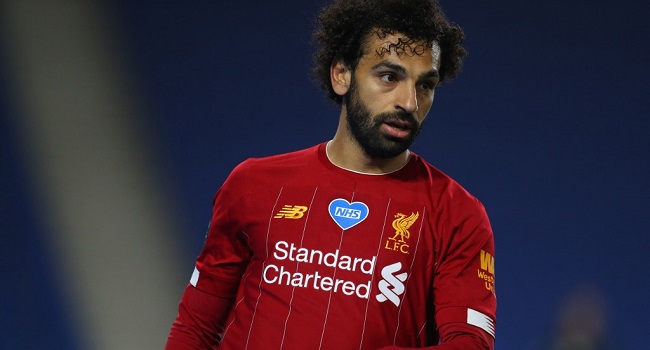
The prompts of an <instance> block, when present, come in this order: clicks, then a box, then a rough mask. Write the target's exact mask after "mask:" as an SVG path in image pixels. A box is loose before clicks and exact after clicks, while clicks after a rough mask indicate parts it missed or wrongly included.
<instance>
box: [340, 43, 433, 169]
mask: <svg viewBox="0 0 650 350" xmlns="http://www.w3.org/2000/svg"><path fill="white" fill-rule="evenodd" d="M399 43H400V35H399V34H396V35H389V36H386V37H385V38H381V39H380V38H379V37H377V36H376V35H374V34H373V35H371V37H370V39H369V41H368V42H367V43H366V49H365V52H366V53H365V54H364V55H363V56H362V57H361V58H360V60H359V63H358V64H357V67H356V68H355V70H354V73H353V74H352V77H351V81H350V87H349V89H348V91H347V93H346V94H345V108H346V115H347V124H348V130H349V132H350V135H352V137H353V138H354V139H355V140H356V142H357V143H358V144H359V146H360V147H361V148H362V149H363V151H364V152H365V153H366V155H368V156H370V157H373V158H384V159H385V158H392V157H395V156H397V155H399V154H401V153H402V152H404V151H406V150H407V149H408V148H409V147H410V145H411V144H412V143H413V141H414V140H415V137H416V136H417V134H418V133H419V131H420V128H421V127H422V124H423V122H424V119H425V118H426V115H427V114H428V112H429V109H430V108H431V104H432V103H433V97H434V89H435V87H436V84H437V83H438V81H439V75H438V69H439V67H440V49H439V47H438V46H437V45H436V44H433V46H432V47H430V46H427V45H425V43H419V44H418V43H415V44H411V45H409V46H403V47H400V46H399V45H397V46H395V45H394V44H399ZM391 44H393V45H391ZM395 47H397V48H398V49H397V50H396V49H395Z"/></svg>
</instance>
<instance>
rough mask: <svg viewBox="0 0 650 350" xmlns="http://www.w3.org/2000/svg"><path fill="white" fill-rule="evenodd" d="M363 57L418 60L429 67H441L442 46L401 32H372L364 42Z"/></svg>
mask: <svg viewBox="0 0 650 350" xmlns="http://www.w3.org/2000/svg"><path fill="white" fill-rule="evenodd" d="M362 59H369V60H371V61H378V60H390V61H418V62H419V63H420V64H424V65H426V66H427V67H426V68H424V69H432V68H433V69H436V70H437V69H439V68H440V46H439V45H438V44H437V43H436V42H435V41H432V42H426V41H424V40H420V41H418V40H412V39H410V38H409V37H407V36H405V35H403V34H401V33H382V32H381V31H373V32H371V33H370V34H369V35H368V36H367V38H366V41H365V43H364V50H363V56H362Z"/></svg>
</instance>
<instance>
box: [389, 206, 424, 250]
mask: <svg viewBox="0 0 650 350" xmlns="http://www.w3.org/2000/svg"><path fill="white" fill-rule="evenodd" d="M419 216H420V213H411V215H410V216H408V217H407V216H406V214H402V213H397V214H395V220H393V228H394V229H395V236H393V238H390V239H392V240H393V241H399V242H402V243H404V242H406V241H405V240H406V239H408V238H409V237H411V233H410V232H409V228H410V227H411V226H412V225H413V223H414V222H415V220H417V219H418V217H419Z"/></svg>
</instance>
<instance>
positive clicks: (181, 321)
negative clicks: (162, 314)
mask: <svg viewBox="0 0 650 350" xmlns="http://www.w3.org/2000/svg"><path fill="white" fill-rule="evenodd" d="M232 303H233V299H232V298H222V297H217V296H214V295H210V294H208V293H205V292H202V291H200V290H198V289H196V288H194V286H192V285H188V286H187V288H185V292H184V293H183V297H182V298H181V302H180V304H179V306H178V316H176V320H175V321H174V323H173V324H172V328H171V331H170V333H169V337H168V338H167V346H166V347H165V350H195V349H211V348H213V347H215V346H216V345H217V344H218V343H219V341H220V339H219V338H220V334H222V333H223V328H224V324H225V319H226V317H227V315H228V311H229V310H230V308H231V307H232Z"/></svg>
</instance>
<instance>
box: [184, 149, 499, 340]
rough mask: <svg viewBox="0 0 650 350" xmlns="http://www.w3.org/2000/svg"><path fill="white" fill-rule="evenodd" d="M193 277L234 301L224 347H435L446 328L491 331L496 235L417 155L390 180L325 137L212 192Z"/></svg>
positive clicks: (479, 211)
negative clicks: (337, 151) (329, 145)
mask: <svg viewBox="0 0 650 350" xmlns="http://www.w3.org/2000/svg"><path fill="white" fill-rule="evenodd" d="M213 213H214V214H213V218H212V220H211V223H210V228H209V231H208V235H207V238H206V242H205V246H204V248H203V251H202V252H201V254H200V256H199V258H198V259H197V263H196V269H195V272H194V274H193V276H192V279H191V284H192V285H193V286H195V287H196V288H197V289H199V290H201V291H204V292H206V293H210V294H212V295H218V296H228V295H233V294H234V293H235V291H236V299H235V302H234V305H233V307H232V310H231V312H230V314H229V316H228V319H227V320H226V322H225V332H224V333H223V335H222V337H223V338H222V341H221V345H220V347H219V348H220V349H225V350H234V349H237V350H240V349H282V348H284V349H337V350H347V349H355V350H358V349H377V348H380V347H382V346H388V345H397V346H404V347H422V346H427V345H435V344H437V343H438V341H439V339H438V334H437V331H436V330H437V328H438V327H439V326H441V325H444V324H448V323H458V322H461V323H466V324H471V325H473V326H476V327H475V329H476V332H487V333H489V334H490V335H491V336H492V337H494V326H495V312H496V296H495V288H494V241H493V235H492V230H491V227H490V224H489V220H488V217H487V215H486V213H485V210H484V208H483V206H482V205H481V203H480V202H479V201H478V200H477V199H475V198H474V197H473V196H471V195H470V194H469V193H468V192H467V191H465V190H464V189H463V188H462V187H461V186H459V185H458V184H457V183H456V182H455V181H453V180H452V179H450V178H449V177H448V176H446V175H445V174H443V173H442V172H440V171H439V170H437V169H436V168H434V167H433V166H431V165H430V164H428V163H427V162H425V161H424V160H423V159H422V158H421V157H419V156H418V155H416V154H411V155H410V158H409V161H408V163H407V164H406V165H405V166H404V167H403V168H401V169H399V170H397V171H395V172H392V173H389V174H382V175H371V174H362V173H357V172H352V171H349V170H346V169H342V168H339V167H337V166H335V165H333V164H332V163H331V162H330V161H329V159H328V158H327V154H326V144H324V143H323V144H320V145H317V146H314V147H312V148H309V149H306V150H302V151H298V152H293V153H288V154H284V155H278V156H272V157H266V158H260V159H249V160H247V161H245V162H243V163H242V164H240V165H239V166H237V167H236V168H235V169H234V170H233V172H232V173H231V174H230V176H229V177H228V179H227V180H226V181H225V182H224V184H223V186H222V187H221V188H220V189H219V191H218V192H217V195H216V196H215V201H214V212H213Z"/></svg>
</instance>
